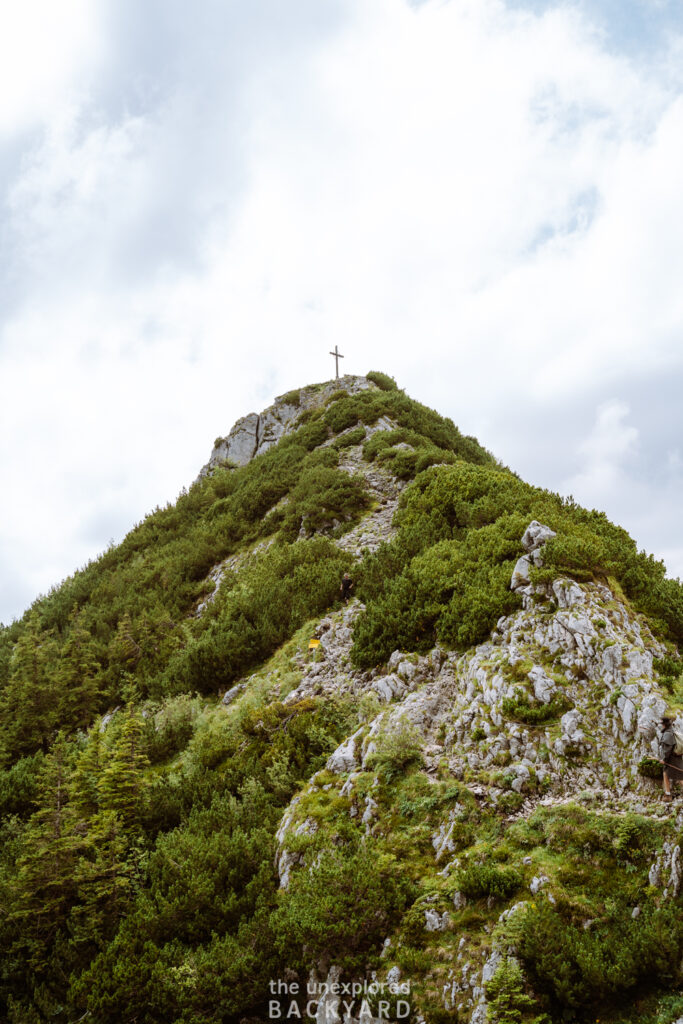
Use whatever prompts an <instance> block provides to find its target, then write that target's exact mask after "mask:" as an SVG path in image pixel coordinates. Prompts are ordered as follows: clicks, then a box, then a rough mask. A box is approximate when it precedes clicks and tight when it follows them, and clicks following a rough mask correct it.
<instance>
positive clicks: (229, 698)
mask: <svg viewBox="0 0 683 1024" xmlns="http://www.w3.org/2000/svg"><path fill="white" fill-rule="evenodd" d="M246 688H247V684H246V683H237V685H236V686H231V687H230V689H229V690H228V691H227V693H226V694H225V695H224V697H223V700H222V701H221V704H222V705H223V706H224V707H226V708H227V707H228V705H229V704H232V702H233V701H234V700H237V698H238V697H239V695H240V694H241V693H242V692H243V691H244V690H246Z"/></svg>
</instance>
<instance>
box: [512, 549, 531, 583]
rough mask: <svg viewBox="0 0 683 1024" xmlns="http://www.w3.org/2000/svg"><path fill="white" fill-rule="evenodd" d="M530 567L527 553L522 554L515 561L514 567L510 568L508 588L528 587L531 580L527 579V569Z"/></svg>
mask: <svg viewBox="0 0 683 1024" xmlns="http://www.w3.org/2000/svg"><path fill="white" fill-rule="evenodd" d="M530 568H531V559H530V558H529V556H528V555H522V557H521V558H520V559H519V560H518V561H517V564H516V565H515V567H514V569H513V570H512V579H511V580H510V590H519V589H521V588H522V587H528V585H529V583H530V582H531V580H530V579H529V570H530Z"/></svg>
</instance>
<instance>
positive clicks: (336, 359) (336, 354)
mask: <svg viewBox="0 0 683 1024" xmlns="http://www.w3.org/2000/svg"><path fill="white" fill-rule="evenodd" d="M330 355H331V356H334V366H335V370H336V374H337V380H339V360H340V359H343V358H344V356H343V355H342V354H341V352H340V351H339V349H338V348H337V346H336V345H335V346H334V352H330Z"/></svg>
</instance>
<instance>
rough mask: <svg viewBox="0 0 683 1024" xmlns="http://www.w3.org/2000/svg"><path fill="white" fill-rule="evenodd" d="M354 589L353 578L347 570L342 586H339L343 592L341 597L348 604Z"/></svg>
mask: <svg viewBox="0 0 683 1024" xmlns="http://www.w3.org/2000/svg"><path fill="white" fill-rule="evenodd" d="M352 590H353V580H352V579H351V577H350V576H349V574H348V572H345V573H344V576H343V577H342V581H341V586H340V588H339V592H340V594H341V599H342V601H343V602H344V604H348V601H349V598H350V597H351V591H352Z"/></svg>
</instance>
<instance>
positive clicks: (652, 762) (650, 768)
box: [638, 757, 662, 779]
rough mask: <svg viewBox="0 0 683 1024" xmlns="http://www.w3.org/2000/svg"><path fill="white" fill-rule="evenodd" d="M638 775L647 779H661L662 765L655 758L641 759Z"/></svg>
mask: <svg viewBox="0 0 683 1024" xmlns="http://www.w3.org/2000/svg"><path fill="white" fill-rule="evenodd" d="M638 774H639V775H643V776H645V778H647V779H661V777H662V765H661V762H660V761H657V760H656V759H655V758H654V757H641V759H640V761H639V762H638Z"/></svg>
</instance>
